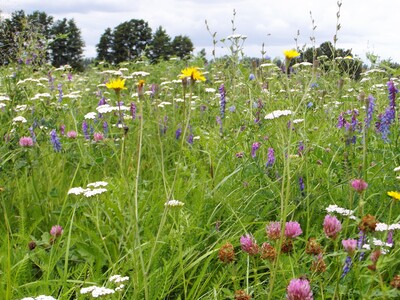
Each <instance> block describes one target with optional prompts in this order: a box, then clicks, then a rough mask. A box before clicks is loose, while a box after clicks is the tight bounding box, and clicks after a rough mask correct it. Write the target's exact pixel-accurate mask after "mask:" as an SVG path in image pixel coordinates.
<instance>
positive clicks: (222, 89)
mask: <svg viewBox="0 0 400 300" xmlns="http://www.w3.org/2000/svg"><path fill="white" fill-rule="evenodd" d="M218 91H219V94H220V96H221V100H220V115H221V119H223V118H225V107H226V99H225V86H224V84H223V83H222V84H221V86H220V87H219V89H218Z"/></svg>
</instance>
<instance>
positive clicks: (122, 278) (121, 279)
mask: <svg viewBox="0 0 400 300" xmlns="http://www.w3.org/2000/svg"><path fill="white" fill-rule="evenodd" d="M108 280H109V281H110V282H115V283H120V282H124V281H128V280H129V276H121V275H113V276H111V277H110V278H109V279H108Z"/></svg>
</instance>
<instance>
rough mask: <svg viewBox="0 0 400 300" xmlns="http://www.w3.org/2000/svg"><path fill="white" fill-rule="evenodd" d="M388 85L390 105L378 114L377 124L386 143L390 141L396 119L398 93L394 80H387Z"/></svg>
mask: <svg viewBox="0 0 400 300" xmlns="http://www.w3.org/2000/svg"><path fill="white" fill-rule="evenodd" d="M387 86H388V92H389V96H388V97H389V106H388V107H387V108H386V111H385V113H384V114H380V115H379V116H378V121H377V122H376V124H375V126H376V129H377V130H378V131H379V132H380V133H381V137H382V139H383V141H384V142H385V143H388V142H390V141H389V138H388V136H389V134H390V126H391V125H392V123H393V122H394V121H395V119H396V94H397V93H398V90H397V88H396V87H395V86H394V82H393V81H392V80H389V81H388V82H387Z"/></svg>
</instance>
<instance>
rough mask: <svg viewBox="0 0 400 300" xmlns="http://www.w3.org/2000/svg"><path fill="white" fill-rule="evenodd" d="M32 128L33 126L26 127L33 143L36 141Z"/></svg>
mask: <svg viewBox="0 0 400 300" xmlns="http://www.w3.org/2000/svg"><path fill="white" fill-rule="evenodd" d="M33 128H34V126H31V127H29V128H28V130H29V133H30V134H31V138H32V141H33V142H34V143H36V134H35V131H34V130H33Z"/></svg>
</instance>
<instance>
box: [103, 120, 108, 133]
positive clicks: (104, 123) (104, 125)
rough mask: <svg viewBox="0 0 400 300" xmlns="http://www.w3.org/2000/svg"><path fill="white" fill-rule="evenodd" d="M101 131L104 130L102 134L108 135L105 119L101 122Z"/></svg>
mask: <svg viewBox="0 0 400 300" xmlns="http://www.w3.org/2000/svg"><path fill="white" fill-rule="evenodd" d="M103 132H104V136H107V135H108V123H107V121H104V122H103Z"/></svg>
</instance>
